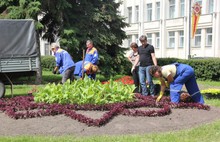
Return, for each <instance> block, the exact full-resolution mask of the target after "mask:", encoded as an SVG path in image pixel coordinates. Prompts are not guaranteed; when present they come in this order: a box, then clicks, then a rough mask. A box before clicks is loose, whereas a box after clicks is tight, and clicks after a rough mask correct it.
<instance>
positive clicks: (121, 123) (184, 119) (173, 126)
mask: <svg viewBox="0 0 220 142" xmlns="http://www.w3.org/2000/svg"><path fill="white" fill-rule="evenodd" d="M142 109H147V108H142ZM80 113H82V114H84V115H87V116H89V117H92V118H99V117H101V116H102V115H103V113H104V112H99V111H80ZM219 119H220V108H215V107H211V109H210V110H198V109H172V113H171V114H169V115H166V116H161V117H131V116H123V115H118V116H116V117H114V118H113V119H112V120H111V121H110V122H109V123H107V124H106V125H104V126H101V127H93V126H91V127H89V126H87V125H86V124H84V123H80V122H78V121H76V120H73V119H71V118H68V117H66V116H64V115H57V116H46V117H42V118H29V119H18V120H15V119H12V118H9V117H8V116H7V115H5V114H4V113H0V120H1V127H0V135H1V136H17V135H53V136H60V135H74V136H91V135H93V136H94V135H121V134H145V133H152V132H166V131H176V130H182V129H187V128H192V127H196V126H200V125H202V124H207V123H210V122H213V121H215V120H219Z"/></svg>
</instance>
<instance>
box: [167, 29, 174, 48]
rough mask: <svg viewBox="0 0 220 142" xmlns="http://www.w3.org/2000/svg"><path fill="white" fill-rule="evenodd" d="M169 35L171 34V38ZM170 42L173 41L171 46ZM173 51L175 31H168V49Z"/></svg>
mask: <svg viewBox="0 0 220 142" xmlns="http://www.w3.org/2000/svg"><path fill="white" fill-rule="evenodd" d="M170 33H173V35H172V36H170ZM171 40H173V45H171ZM167 48H171V49H174V48H175V31H169V32H168V47H167Z"/></svg>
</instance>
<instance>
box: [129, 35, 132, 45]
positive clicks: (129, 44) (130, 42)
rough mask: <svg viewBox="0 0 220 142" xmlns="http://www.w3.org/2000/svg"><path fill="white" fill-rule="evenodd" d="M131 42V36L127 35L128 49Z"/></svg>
mask: <svg viewBox="0 0 220 142" xmlns="http://www.w3.org/2000/svg"><path fill="white" fill-rule="evenodd" d="M131 41H132V36H131V35H128V47H130V44H131Z"/></svg>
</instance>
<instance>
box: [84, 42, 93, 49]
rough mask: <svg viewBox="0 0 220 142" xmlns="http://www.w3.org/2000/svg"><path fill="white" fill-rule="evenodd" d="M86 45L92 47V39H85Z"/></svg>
mask: <svg viewBox="0 0 220 142" xmlns="http://www.w3.org/2000/svg"><path fill="white" fill-rule="evenodd" d="M86 47H87V48H88V49H91V48H93V41H92V40H87V41H86Z"/></svg>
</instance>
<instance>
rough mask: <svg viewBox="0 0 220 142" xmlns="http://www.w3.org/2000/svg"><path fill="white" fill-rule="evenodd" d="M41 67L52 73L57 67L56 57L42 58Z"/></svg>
mask: <svg viewBox="0 0 220 142" xmlns="http://www.w3.org/2000/svg"><path fill="white" fill-rule="evenodd" d="M41 66H42V69H44V70H50V71H52V70H53V69H54V67H55V66H56V62H55V58H54V56H41Z"/></svg>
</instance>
